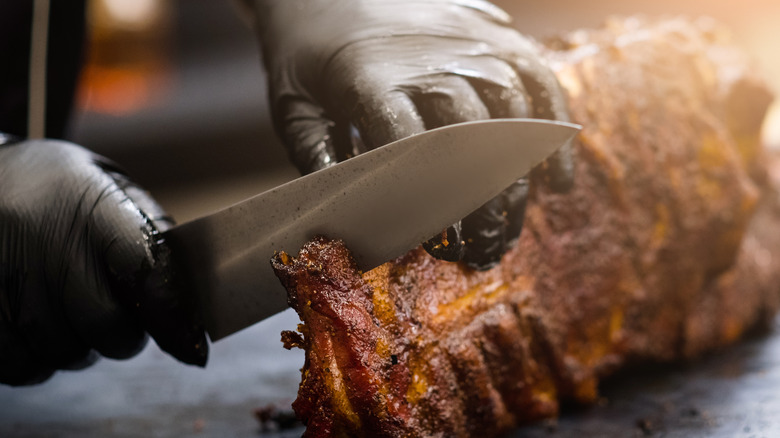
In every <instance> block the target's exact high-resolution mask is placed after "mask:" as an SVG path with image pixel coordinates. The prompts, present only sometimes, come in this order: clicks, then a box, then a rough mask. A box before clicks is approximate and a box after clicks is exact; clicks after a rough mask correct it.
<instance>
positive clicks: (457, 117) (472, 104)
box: [414, 76, 490, 262]
mask: <svg viewBox="0 0 780 438" xmlns="http://www.w3.org/2000/svg"><path fill="white" fill-rule="evenodd" d="M414 102H415V104H416V105H417V108H418V109H419V111H420V115H421V116H422V118H423V120H424V122H425V126H426V127H427V128H428V129H434V128H438V127H440V126H445V125H450V124H454V123H461V122H467V121H471V120H481V119H485V118H488V117H489V116H490V114H489V112H488V110H487V108H486V107H485V104H483V103H482V100H481V99H480V97H479V95H478V94H477V93H476V91H474V89H473V88H472V87H471V84H470V83H469V82H468V81H467V80H466V79H464V78H460V77H454V76H453V77H449V78H445V79H441V80H440V81H438V82H437V84H436V85H435V86H434V87H432V88H430V89H428V90H427V91H426V92H425V93H424V94H421V95H419V96H416V97H415V98H414ZM423 248H424V249H425V251H427V252H428V254H430V255H431V256H433V257H435V258H437V259H440V260H446V261H450V262H454V261H458V260H461V259H462V258H463V254H464V251H465V246H464V243H463V237H462V235H461V223H460V222H457V223H455V224H453V225H451V226H449V227H448V228H447V229H445V230H444V231H443V232H442V233H440V234H438V235H436V236H434V237H433V238H431V239H429V240H427V241H426V242H424V243H423Z"/></svg>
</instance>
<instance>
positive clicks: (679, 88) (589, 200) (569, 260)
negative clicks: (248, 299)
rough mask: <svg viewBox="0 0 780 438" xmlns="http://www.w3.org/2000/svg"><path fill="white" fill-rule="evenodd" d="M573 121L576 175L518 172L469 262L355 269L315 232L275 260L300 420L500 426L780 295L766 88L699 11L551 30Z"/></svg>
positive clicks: (760, 311) (763, 313)
mask: <svg viewBox="0 0 780 438" xmlns="http://www.w3.org/2000/svg"><path fill="white" fill-rule="evenodd" d="M548 54H549V57H550V59H551V61H552V62H553V63H554V65H555V68H556V71H557V72H558V74H559V78H560V80H561V82H562V84H563V85H564V86H565V88H566V89H567V90H568V92H569V95H570V100H571V102H570V105H571V111H572V115H573V119H574V120H575V121H577V122H579V123H581V124H582V125H583V126H584V130H583V131H582V134H581V136H580V137H579V139H578V143H577V145H576V152H577V168H576V182H575V187H574V188H573V189H572V190H571V192H570V193H567V194H555V193H552V192H551V191H550V190H548V189H547V188H546V187H545V185H544V183H543V182H541V181H536V182H535V183H534V184H533V185H532V191H531V194H530V199H529V205H528V207H527V211H526V222H525V229H524V230H523V233H522V235H521V238H520V241H519V242H518V244H517V246H516V248H515V249H513V250H512V251H510V252H509V253H507V254H506V255H505V256H504V258H503V260H502V262H501V264H500V265H499V266H498V267H496V268H494V269H492V270H490V271H486V272H476V271H473V270H470V269H468V268H467V267H465V266H463V265H460V264H453V263H447V262H442V261H437V260H434V259H432V258H431V257H429V256H428V255H427V254H426V253H425V251H423V250H422V249H417V250H414V251H411V252H410V253H408V254H406V255H404V256H403V257H400V258H399V259H397V260H395V261H392V262H389V263H386V264H385V265H382V266H380V267H379V268H377V269H374V270H372V271H370V272H366V273H361V272H359V271H358V270H357V268H356V266H355V264H354V262H353V261H352V259H351V257H350V254H349V251H348V250H347V248H346V246H345V245H344V244H343V243H341V242H338V241H329V240H327V239H324V238H318V239H314V240H313V241H311V242H310V243H309V244H307V245H306V246H305V247H304V248H303V249H302V250H301V252H300V254H299V255H298V256H297V257H296V258H292V257H290V256H288V255H287V254H280V255H278V256H277V257H276V258H275V259H274V260H273V264H274V268H275V269H276V272H277V275H278V276H279V278H280V279H281V281H282V282H283V283H284V285H285V286H286V287H287V289H288V291H289V301H290V305H291V306H292V307H293V308H295V309H296V311H297V312H298V313H299V315H300V317H301V320H302V321H303V324H301V326H300V327H299V330H300V333H301V334H302V337H301V336H300V335H296V334H293V333H288V334H286V335H285V344H286V345H288V346H301V347H302V348H304V349H305V351H306V363H305V365H304V368H303V370H302V373H303V380H302V382H301V386H300V391H299V394H298V399H297V400H296V401H295V403H294V405H293V406H294V409H295V411H296V413H297V415H298V416H299V417H300V418H301V419H302V420H303V421H304V422H305V423H306V425H307V430H306V436H309V437H326V436H371V437H380V436H416V437H429V436H442V437H455V436H460V437H469V436H482V437H488V436H496V435H500V434H501V433H502V432H505V431H506V430H508V429H510V428H512V427H514V426H516V425H518V424H521V423H523V422H526V421H529V420H533V419H539V418H542V417H548V416H554V415H556V414H557V412H558V406H559V403H560V402H561V401H565V400H567V401H575V402H581V403H590V402H593V401H594V400H596V398H597V385H598V382H599V379H601V378H603V377H605V376H607V375H609V374H610V373H611V372H613V371H614V370H616V369H617V368H618V367H625V366H630V364H631V363H635V362H638V361H645V362H647V361H673V360H678V359H681V358H689V357H693V356H695V355H698V354H700V353H702V352H704V351H707V350H709V349H712V348H715V347H718V346H722V345H726V344H729V343H731V342H734V341H735V340H737V339H738V338H739V337H740V336H741V335H743V334H744V333H746V332H747V331H748V330H751V329H752V328H755V327H757V326H761V325H764V324H767V323H768V322H769V321H770V320H771V319H772V318H773V315H774V314H775V312H776V310H777V309H778V305H779V304H780V232H778V230H780V205H779V202H778V193H777V191H776V189H775V188H776V187H778V182H780V177H778V176H780V172H777V171H775V170H773V169H772V168H771V166H770V164H769V163H771V162H772V160H770V157H768V156H767V154H766V152H765V151H763V150H762V148H761V147H760V144H759V131H760V124H761V120H762V118H763V115H764V112H765V110H766V107H767V105H768V103H769V102H770V100H771V96H770V95H769V93H768V92H767V91H766V88H765V86H764V84H763V83H762V82H761V80H760V79H758V78H756V77H755V76H754V73H753V70H752V69H751V66H750V64H749V63H747V62H746V61H745V60H744V59H743V58H742V56H741V55H740V54H739V52H738V51H736V50H734V49H733V48H731V47H729V46H728V45H727V44H725V43H724V41H723V40H722V35H721V33H720V31H719V30H718V29H716V28H714V27H713V26H712V25H711V24H709V23H704V22H700V23H694V24H690V23H688V22H684V21H682V20H672V21H664V22H642V21H638V20H633V19H630V20H624V21H617V20H616V21H613V22H611V23H610V24H609V25H608V26H607V27H606V28H605V29H602V30H598V31H589V32H576V33H573V34H571V35H568V36H566V37H564V38H561V39H559V40H557V41H554V42H552V43H551V46H550V49H549V52H548Z"/></svg>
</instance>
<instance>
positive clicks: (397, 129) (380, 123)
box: [348, 91, 425, 149]
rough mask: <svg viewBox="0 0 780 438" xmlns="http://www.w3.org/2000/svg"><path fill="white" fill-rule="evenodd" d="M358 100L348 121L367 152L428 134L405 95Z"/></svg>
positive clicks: (369, 96)
mask: <svg viewBox="0 0 780 438" xmlns="http://www.w3.org/2000/svg"><path fill="white" fill-rule="evenodd" d="M356 99H357V100H356V101H355V102H354V104H352V105H349V106H348V107H351V108H353V109H352V111H351V112H350V114H349V117H350V119H351V120H352V121H353V124H354V125H355V127H357V129H358V131H359V132H360V138H361V139H362V141H363V144H365V146H366V147H367V148H368V149H376V148H378V147H380V146H384V145H386V144H388V143H391V142H394V141H396V140H400V139H402V138H405V137H409V136H410V135H414V134H419V133H420V132H423V131H424V130H425V124H424V123H423V120H422V117H421V116H420V114H419V113H418V111H417V108H416V106H415V105H414V103H413V102H412V99H411V98H410V97H409V96H408V95H407V94H406V93H404V92H401V91H386V92H382V93H378V94H377V93H371V92H367V93H366V94H364V95H362V97H359V98H356Z"/></svg>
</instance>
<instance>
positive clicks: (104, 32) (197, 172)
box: [72, 0, 780, 221]
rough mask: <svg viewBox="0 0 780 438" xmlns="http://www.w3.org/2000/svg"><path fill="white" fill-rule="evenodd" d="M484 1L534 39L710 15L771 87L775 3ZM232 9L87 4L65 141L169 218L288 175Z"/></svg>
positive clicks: (251, 44)
mask: <svg viewBox="0 0 780 438" xmlns="http://www.w3.org/2000/svg"><path fill="white" fill-rule="evenodd" d="M496 3H497V4H499V5H500V6H502V7H504V8H505V9H506V10H507V11H508V12H509V13H510V14H511V15H512V16H513V17H514V18H515V23H516V26H517V27H518V29H520V30H521V31H522V32H524V33H525V34H528V35H531V36H534V37H537V38H544V37H547V36H551V35H555V34H557V33H560V32H566V31H570V30H574V29H577V28H582V27H595V26H598V25H600V24H601V23H602V22H603V21H604V19H605V18H606V17H608V16H610V15H630V14H648V15H651V16H662V15H679V14H683V15H687V16H691V17H698V16H702V15H707V16H711V17H714V18H716V19H717V20H719V21H721V22H723V23H724V24H726V25H727V26H728V27H729V28H730V29H732V31H733V33H734V39H735V40H736V41H737V43H738V44H740V45H741V46H743V47H744V48H745V49H746V50H747V51H748V52H749V53H750V54H752V56H753V57H754V59H756V62H757V66H758V68H761V69H763V70H764V71H766V76H767V77H768V78H770V80H772V82H773V85H774V86H775V88H777V89H780V56H778V47H779V46H780V2H777V1H775V0H743V1H741V2H733V1H728V0H709V1H705V0H654V1H650V0H634V1H618V0H600V1H592V2H587V3H586V2H580V1H576V0H548V1H544V2H541V1H537V2H534V1H530V0H499V1H497V2H496ZM242 17H243V16H242V15H241V13H240V11H239V8H237V7H236V6H235V5H234V4H233V2H224V1H219V2H214V1H208V0H187V1H182V0H179V1H176V0H92V1H91V2H90V8H89V22H90V23H91V46H90V47H91V51H90V55H89V62H88V64H87V68H86V69H85V71H84V74H83V79H82V87H81V90H80V93H79V99H78V102H79V104H78V111H77V114H76V116H75V119H74V124H73V131H72V137H73V139H74V140H75V141H76V142H77V143H80V144H83V145H85V146H87V147H89V148H91V149H93V150H95V151H97V152H99V153H102V154H104V155H107V156H109V157H111V158H113V159H115V160H116V161H117V162H119V163H121V164H122V165H123V166H124V167H125V168H126V169H127V170H128V171H129V172H130V173H131V174H132V175H133V176H134V177H135V178H136V179H138V180H139V182H140V183H141V184H142V185H143V186H145V187H147V188H149V189H150V190H152V192H153V193H154V195H155V196H156V197H157V198H158V200H159V201H160V202H161V203H162V204H163V205H164V206H165V207H167V208H168V209H169V211H170V212H171V213H172V214H173V215H174V217H176V218H177V219H178V220H179V221H184V220H189V219H191V218H193V217H194V216H198V215H201V214H203V213H205V212H209V211H212V210H213V209H214V208H217V207H220V206H223V205H229V204H231V203H233V202H236V201H238V200H241V199H243V198H245V197H246V196H248V195H251V194H254V193H257V192H258V191H260V190H262V189H265V188H268V187H270V186H273V185H276V184H278V183H280V182H283V181H285V180H288V179H290V178H293V177H295V176H296V172H295V170H294V169H293V168H292V167H291V166H290V165H289V163H288V162H287V159H286V155H285V152H284V150H283V148H282V147H281V146H280V144H279V142H278V140H277V138H276V136H275V135H274V132H273V129H272V127H271V125H270V122H269V115H268V108H267V104H266V96H267V94H266V89H265V77H264V72H263V69H262V64H261V61H260V52H259V48H258V44H257V41H256V39H255V37H254V36H253V34H252V32H251V30H250V29H249V27H248V26H247V25H246V22H245V21H242ZM775 117H776V118H777V119H778V120H780V113H779V112H778V111H775ZM771 125H772V129H769V131H770V132H768V136H770V137H771V141H772V142H773V143H780V122H778V123H772V124H771ZM194 197H197V202H192V200H193V199H194Z"/></svg>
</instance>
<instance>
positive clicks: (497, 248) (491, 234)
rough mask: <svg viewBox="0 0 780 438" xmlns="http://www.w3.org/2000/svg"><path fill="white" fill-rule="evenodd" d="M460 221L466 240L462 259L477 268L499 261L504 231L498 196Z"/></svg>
mask: <svg viewBox="0 0 780 438" xmlns="http://www.w3.org/2000/svg"><path fill="white" fill-rule="evenodd" d="M462 223H463V238H464V240H465V241H466V250H465V253H464V254H463V261H464V262H465V263H466V264H467V265H468V266H470V267H472V268H474V269H477V270H485V269H490V268H492V267H493V266H495V265H496V264H497V263H498V262H500V261H501V256H502V255H503V254H504V242H505V233H506V220H505V218H504V215H503V206H502V201H501V199H500V196H499V197H496V198H493V199H491V200H490V201H488V202H487V203H485V205H483V206H482V207H480V208H478V209H477V210H476V211H474V212H473V213H471V214H470V215H468V216H466V217H465V218H463V221H462Z"/></svg>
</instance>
